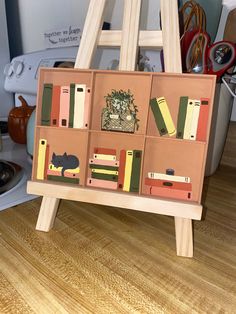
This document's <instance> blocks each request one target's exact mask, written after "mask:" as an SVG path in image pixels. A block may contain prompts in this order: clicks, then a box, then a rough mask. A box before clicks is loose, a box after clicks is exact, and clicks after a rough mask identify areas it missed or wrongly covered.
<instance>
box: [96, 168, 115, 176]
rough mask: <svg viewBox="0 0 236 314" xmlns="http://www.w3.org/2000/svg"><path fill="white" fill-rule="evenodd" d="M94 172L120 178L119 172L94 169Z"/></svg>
mask: <svg viewBox="0 0 236 314" xmlns="http://www.w3.org/2000/svg"><path fill="white" fill-rule="evenodd" d="M92 172H94V173H104V174H113V175H115V176H118V171H116V170H107V169H92Z"/></svg>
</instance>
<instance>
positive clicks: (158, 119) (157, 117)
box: [150, 98, 168, 136]
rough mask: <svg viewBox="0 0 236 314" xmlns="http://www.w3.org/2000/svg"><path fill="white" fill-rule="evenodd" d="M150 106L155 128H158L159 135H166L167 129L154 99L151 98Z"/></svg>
mask: <svg viewBox="0 0 236 314" xmlns="http://www.w3.org/2000/svg"><path fill="white" fill-rule="evenodd" d="M150 106H151V109H152V113H153V115H154V119H155V122H156V126H157V128H158V131H159V133H160V135H161V136H162V135H165V134H168V130H167V127H166V125H165V121H164V119H163V116H162V114H161V110H160V108H159V105H158V103H157V99H156V98H153V99H151V100H150Z"/></svg>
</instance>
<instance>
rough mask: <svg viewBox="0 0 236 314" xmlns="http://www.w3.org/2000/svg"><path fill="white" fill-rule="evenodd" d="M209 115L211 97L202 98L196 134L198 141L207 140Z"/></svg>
mask: <svg viewBox="0 0 236 314" xmlns="http://www.w3.org/2000/svg"><path fill="white" fill-rule="evenodd" d="M208 115H209V99H208V98H201V105H200V112H199V118H198V127H197V135H196V140H197V141H203V142H204V141H206V135H207V122H208Z"/></svg>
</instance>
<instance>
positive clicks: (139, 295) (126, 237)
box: [0, 166, 236, 314]
mask: <svg viewBox="0 0 236 314" xmlns="http://www.w3.org/2000/svg"><path fill="white" fill-rule="evenodd" d="M203 203H204V206H205V208H206V214H205V217H204V219H203V221H200V222H194V258H193V259H188V258H181V257H177V256H176V254H175V235H174V221H173V218H170V217H164V216H158V215H154V214H148V213H141V212H136V211H129V210H123V209H114V208H109V207H104V206H103V207H102V206H96V205H89V204H83V203H75V202H71V201H62V202H61V204H60V207H59V212H58V216H57V219H56V223H55V227H54V229H53V230H52V231H50V232H49V233H43V232H38V231H35V230H34V228H35V224H36V219H37V214H38V209H39V206H40V199H36V200H33V201H30V202H28V203H25V204H21V205H19V206H17V207H14V208H10V209H8V210H5V211H2V212H0V313H14V314H15V313H24V314H25V313H37V314H39V313H40V314H41V313H43V314H44V313H45V314H50V313H82V314H83V313H98V314H99V313H102V314H105V313H142V314H143V313H148V314H149V313H171V314H172V313H174V314H175V313H177V314H179V313H204V314H205V313H214V314H215V313H232V314H233V313H236V168H230V167H228V166H221V167H220V169H219V170H218V171H217V173H216V174H215V175H214V176H211V177H210V178H206V180H205V184H204V193H203Z"/></svg>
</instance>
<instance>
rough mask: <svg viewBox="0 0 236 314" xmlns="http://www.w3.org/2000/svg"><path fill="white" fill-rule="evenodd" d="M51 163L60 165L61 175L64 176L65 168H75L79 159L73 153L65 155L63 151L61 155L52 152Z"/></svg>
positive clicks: (56, 165) (55, 165)
mask: <svg viewBox="0 0 236 314" xmlns="http://www.w3.org/2000/svg"><path fill="white" fill-rule="evenodd" d="M51 163H52V164H53V166H54V167H56V168H58V167H62V170H61V175H62V176H63V177H64V172H65V171H66V170H67V169H75V168H77V167H79V159H78V158H77V157H76V156H75V155H67V153H64V154H63V155H56V154H55V153H53V154H52V160H51Z"/></svg>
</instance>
